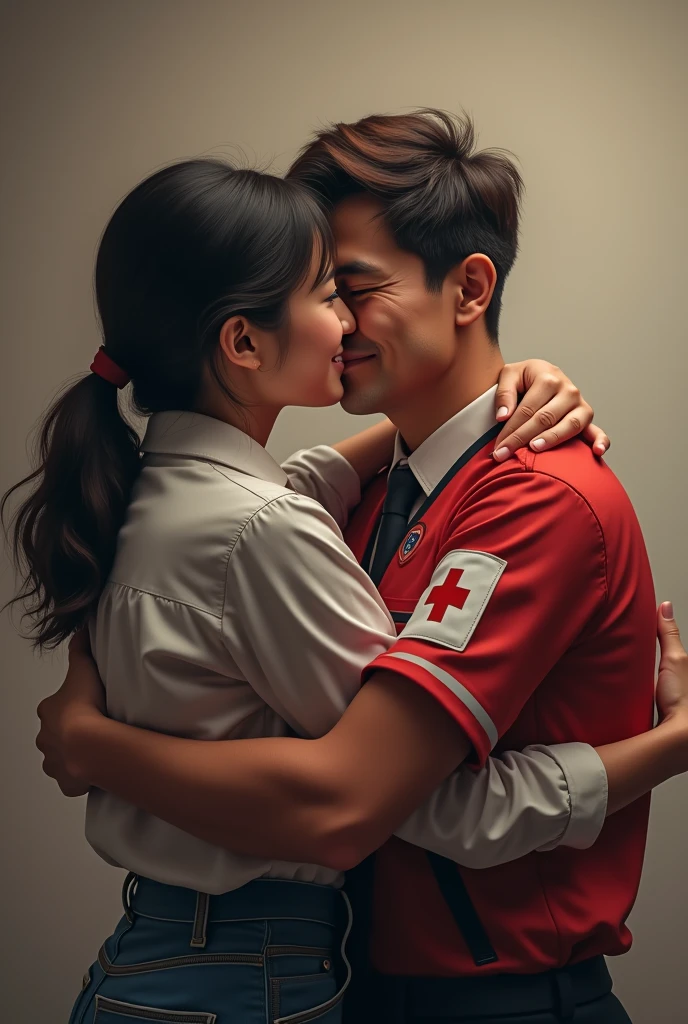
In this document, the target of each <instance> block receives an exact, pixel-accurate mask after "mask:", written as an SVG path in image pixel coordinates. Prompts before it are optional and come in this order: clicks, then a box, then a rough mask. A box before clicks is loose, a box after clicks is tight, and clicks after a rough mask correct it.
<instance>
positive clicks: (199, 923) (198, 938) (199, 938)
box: [189, 892, 210, 949]
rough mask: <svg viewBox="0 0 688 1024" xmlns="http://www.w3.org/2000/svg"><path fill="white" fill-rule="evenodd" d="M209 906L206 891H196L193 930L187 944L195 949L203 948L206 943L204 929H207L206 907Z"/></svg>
mask: <svg viewBox="0 0 688 1024" xmlns="http://www.w3.org/2000/svg"><path fill="white" fill-rule="evenodd" d="M209 907H210V896H209V895H208V893H207V892H197V893H196V914H195V915H194V923H193V931H192V933H191V942H190V943H189V945H191V946H194V947H196V948H197V949H203V948H204V947H205V943H206V931H207V929H208V909H209Z"/></svg>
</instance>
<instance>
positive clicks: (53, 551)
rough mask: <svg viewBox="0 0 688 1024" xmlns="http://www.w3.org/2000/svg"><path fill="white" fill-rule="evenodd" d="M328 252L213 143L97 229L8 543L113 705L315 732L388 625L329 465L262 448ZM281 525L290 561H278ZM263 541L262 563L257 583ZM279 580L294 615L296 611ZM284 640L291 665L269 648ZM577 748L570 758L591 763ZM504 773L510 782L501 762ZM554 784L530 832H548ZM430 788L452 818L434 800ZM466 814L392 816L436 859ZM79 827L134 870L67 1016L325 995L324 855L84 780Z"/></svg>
mask: <svg viewBox="0 0 688 1024" xmlns="http://www.w3.org/2000/svg"><path fill="white" fill-rule="evenodd" d="M331 265H332V264H331V241H330V236H329V232H328V227H327V224H326V222H325V220H324V218H323V215H322V214H321V212H320V211H319V209H318V208H317V206H316V205H315V203H314V202H313V201H312V200H311V199H310V198H309V197H308V196H307V195H306V194H304V193H303V192H301V191H300V190H299V187H298V186H297V185H295V184H294V183H292V182H285V181H282V180H280V179H276V178H273V177H270V176H268V175H262V174H258V173H257V172H251V171H235V170H233V169H231V168H229V167H227V166H225V165H224V164H221V163H218V162H215V161H191V162H187V163H183V164H179V165H176V166H174V167H171V168H167V169H166V170H164V171H161V172H159V173H158V174H155V175H153V176H152V177H151V178H149V179H147V180H146V181H144V182H143V183H142V184H141V185H139V186H138V187H137V188H136V189H135V190H134V191H133V192H132V193H131V194H130V195H129V196H128V197H127V198H126V199H125V200H124V201H123V202H122V204H121V205H120V206H119V208H118V209H117V211H116V212H115V214H114V215H113V217H112V219H111V221H110V223H109V225H108V227H107V229H106V231H105V234H104V236H103V239H102V242H101V245H100V249H99V253H98V259H97V266H96V291H97V298H98V309H99V313H100V318H101V322H102V330H103V336H104V347H103V349H101V351H100V353H99V354H98V356H97V357H96V359H95V360H94V363H93V366H92V370H93V373H92V374H91V375H90V376H87V377H85V378H84V379H82V380H81V381H79V382H78V383H77V384H76V385H74V386H73V387H72V388H70V389H69V390H68V391H67V392H66V393H65V394H64V395H63V396H62V397H61V398H60V399H59V401H58V402H57V403H56V405H55V406H54V407H53V408H52V410H50V412H49V413H48V415H47V419H46V423H45V427H44V431H43V435H42V456H43V462H42V466H41V469H40V470H39V472H38V473H37V474H36V475H35V477H32V478H30V479H37V480H38V486H37V489H36V491H35V492H34V494H33V495H32V496H31V497H30V498H29V499H28V500H27V502H26V503H25V504H24V506H23V507H22V508H21V509H20V512H19V517H18V520H17V527H16V542H17V548H18V550H19V551H21V552H23V554H24V555H25V557H26V560H27V563H28V572H27V585H26V588H25V593H24V596H25V597H26V596H28V597H29V598H34V605H33V614H34V615H35V616H36V620H37V642H38V643H39V644H40V645H41V646H50V645H52V644H55V643H59V642H60V641H62V640H64V639H66V638H67V637H68V636H70V635H71V634H72V633H73V632H74V631H75V630H77V629H78V628H79V627H81V626H82V625H83V624H84V623H87V622H91V624H92V629H91V642H92V646H93V650H94V654H95V657H96V659H97V663H98V666H99V669H100V671H101V673H102V675H103V677H104V679H105V682H106V686H107V692H108V708H109V711H110V714H111V715H112V716H113V717H114V718H117V719H121V720H122V721H124V722H128V723H132V724H136V725H139V726H148V727H151V728H155V729H157V730H159V731H160V732H167V733H172V734H176V735H179V736H188V737H194V738H197V739H199V738H200V739H218V738H229V737H235V736H261V735H264V736H267V735H279V734H285V733H287V732H288V731H289V730H290V729H292V730H294V731H296V732H297V733H300V734H302V735H306V736H317V735H321V734H322V733H324V732H326V731H327V730H328V729H330V728H331V727H332V725H333V724H334V723H335V722H336V721H337V719H338V718H339V717H340V716H341V714H342V712H343V711H344V709H345V707H346V705H347V703H348V702H349V701H350V700H351V698H352V697H353V696H354V694H355V692H356V689H357V687H358V682H359V677H360V670H361V668H362V667H363V666H364V665H365V664H366V663H367V662H368V661H370V660H371V659H372V658H373V657H374V656H375V655H376V654H377V653H379V651H380V650H382V649H385V648H386V646H388V645H389V643H390V642H391V638H392V637H393V636H394V635H395V631H394V627H393V624H392V623H391V620H390V619H389V616H388V613H387V612H386V609H385V608H384V605H383V603H382V601H381V599H380V597H379V595H378V594H377V592H376V591H375V588H374V587H373V586H372V583H371V582H370V580H369V579H368V577H367V576H366V575H365V574H364V573H363V571H362V570H361V569H360V567H359V566H358V564H357V563H356V562H355V560H354V559H353V556H352V555H351V553H350V552H349V551H348V549H347V548H346V547H345V545H344V544H343V542H342V540H341V534H340V533H339V530H338V528H337V525H336V523H335V522H334V521H333V519H332V517H331V516H330V515H329V514H328V512H327V511H325V508H324V506H328V507H329V508H330V511H331V512H332V513H334V515H335V517H336V518H338V520H339V522H340V523H343V521H344V519H345V517H346V513H347V508H346V507H345V506H346V505H347V501H346V500H343V499H342V494H345V492H346V483H345V480H346V479H348V476H347V475H346V474H345V473H344V472H342V474H341V480H340V481H339V485H337V486H332V485H331V483H328V481H331V480H332V475H331V474H332V468H331V467H330V471H329V474H321V473H320V472H319V464H320V462H321V461H322V459H323V458H325V456H324V454H323V452H322V451H318V450H317V449H315V450H314V451H313V452H312V453H310V454H306V455H304V456H302V457H301V458H299V459H296V460H295V461H294V462H293V463H292V464H288V465H287V467H286V473H285V472H284V471H282V470H280V468H279V467H277V466H276V465H275V464H274V462H272V460H271V459H270V458H269V456H268V455H267V453H266V452H265V450H264V448H263V447H262V446H263V445H264V444H265V443H266V441H267V439H268V436H269V434H270V431H271V429H272V427H273V425H274V422H275V420H276V417H277V415H278V413H279V411H280V410H281V409H282V408H283V407H285V406H286V405H322V406H324V405H330V404H333V403H335V402H336V401H338V399H339V398H340V397H341V393H342V389H341V373H342V363H341V360H340V354H341V341H342V333H343V332H344V333H348V332H351V331H352V330H353V328H354V323H353V318H352V316H351V314H350V313H349V311H348V310H347V309H346V308H345V307H344V306H343V304H341V303H340V301H339V299H338V297H337V294H336V292H334V291H333V288H332V273H331ZM129 380H131V382H132V384H133V395H134V401H135V404H136V406H137V408H138V409H139V410H140V411H141V412H143V413H145V414H152V419H151V422H150V424H149V428H148V431H147V434H146V439H145V441H144V442H143V445H142V450H143V452H144V453H145V456H144V459H143V460H141V458H140V450H139V444H138V441H137V438H136V437H135V435H134V434H133V432H132V430H131V429H130V427H129V426H128V425H127V424H126V422H125V420H124V419H123V418H122V417H121V416H120V413H119V410H118V405H117V394H116V388H117V387H122V386H124V385H125V384H126V383H127V382H128V381H129ZM565 411H568V410H565ZM391 433H392V432H391V431H390V429H389V428H388V427H385V426H383V427H381V428H374V430H373V432H372V434H368V435H367V438H366V439H365V440H364V441H363V442H362V441H361V439H360V438H359V439H357V440H354V441H353V442H346V443H344V445H343V446H341V448H342V450H343V451H344V452H345V453H347V454H348V456H349V458H350V459H351V460H352V462H353V463H355V464H357V465H358V466H359V467H360V470H361V476H362V482H364V483H365V481H366V479H368V478H370V477H371V476H372V475H373V473H374V472H375V471H377V470H378V469H379V468H381V467H382V466H383V465H384V464H385V462H386V461H387V459H388V458H389V454H390V450H391ZM327 457H328V458H331V456H327ZM334 472H335V476H336V469H335V471H334ZM297 492H300V493H297ZM315 499H318V500H319V501H320V502H322V504H318V501H316V500H315ZM287 538H288V539H289V544H290V545H291V546H290V547H289V549H288V550H289V551H295V550H298V551H299V552H300V557H301V558H302V562H300V564H299V565H298V566H294V564H293V559H292V562H291V564H284V551H285V550H286V539H287ZM295 543H296V544H297V548H294V547H293V545H294V544H295ZM298 545H300V547H298ZM266 564H269V565H271V566H272V567H273V568H274V586H273V587H272V588H271V589H270V590H269V591H268V590H264V591H263V592H260V591H259V592H257V591H256V589H255V577H256V575H257V571H258V569H259V568H260V567H261V566H262V567H264V566H265V565H266ZM304 570H305V571H304ZM294 604H296V605H297V606H298V607H299V608H301V609H307V611H308V622H307V623H305V624H304V623H303V622H301V623H297V622H296V621H295V620H294V618H293V606H294ZM266 607H267V611H268V615H267V619H268V622H269V625H270V629H271V632H270V634H269V635H266V620H265V611H266ZM290 616H291V617H290ZM258 627H259V628H258ZM297 627H299V628H297ZM323 634H327V637H328V642H327V643H324V642H323ZM277 641H279V643H277ZM297 646H298V648H300V653H301V654H303V649H304V648H305V649H306V651H307V658H308V661H307V667H308V671H306V672H298V673H297V672H296V670H295V668H294V664H295V663H296V662H295V661H294V660H293V659H292V657H290V652H293V658H294V659H295V658H296V653H297V651H296V648H297ZM299 664H300V665H301V666H302V667H303V664H304V663H303V658H301V660H300V662H299ZM322 680H326V683H323V682H322ZM573 746H574V747H575V746H576V745H573ZM587 749H588V750H589V748H587ZM579 753H580V752H579ZM585 756H588V755H585ZM589 757H590V758H591V760H588V761H587V762H586V767H585V773H587V774H586V778H588V779H589V778H590V776H592V777H594V778H599V777H600V773H599V762H598V761H597V759H596V758H595V756H594V754H593V752H592V751H590V752H589ZM526 762H528V764H527V766H526ZM548 762H549V763H548ZM513 764H514V766H515V767H514V769H513V771H512V774H514V773H515V775H516V776H518V774H519V771H522V773H523V774H524V775H526V774H527V775H528V777H529V778H531V779H533V780H534V781H533V785H534V786H535V787H536V788H537V786H538V785H540V786H541V789H542V792H543V793H545V792H548V791H551V789H552V777H553V776H552V772H553V771H554V772H555V773H556V777H557V778H558V780H559V781H558V783H557V784H556V785H555V786H554V789H555V790H557V793H558V798H559V802H560V804H561V803H562V801H563V803H564V804H565V805H566V806H567V807H568V794H565V793H564V791H565V789H566V782H567V776H566V774H565V773H564V772H563V770H562V769H561V768H560V767H559V765H558V763H557V762H554V761H553V759H552V758H548V755H547V753H543V752H542V751H540V752H533V753H532V754H531V755H528V754H527V753H526V754H525V755H516V756H515V759H514V762H513ZM521 765H523V766H524V767H523V768H521ZM553 765H554V767H553ZM495 770H497V771H502V769H501V768H499V767H498V768H496V769H495ZM581 771H583V769H582V768H581ZM462 778H463V779H464V780H465V781H463V782H462V783H461V785H462V787H463V789H462V793H464V794H465V792H466V791H467V789H471V790H473V791H475V792H476V793H477V794H478V795H479V796H480V794H481V793H483V794H487V792H488V791H487V789H486V788H485V784H484V780H483V781H481V778H480V776H478V777H476V778H475V779H474V780H473V779H469V778H468V777H467V776H462ZM504 780H505V785H506V787H507V791H508V790H509V787H513V786H515V785H516V784H517V783H516V782H515V781H514V780H513V779H512V778H511V777H510V776H509V773H505V774H504ZM522 785H523V784H522V783H521V789H522ZM481 787H482V788H481ZM508 795H509V794H508V792H507V797H508ZM486 798H487V796H486ZM507 802H509V801H508V799H507ZM546 802H547V801H546V799H545V803H546ZM512 803H513V800H512ZM555 803H556V801H555ZM452 806H453V808H454V809H453V810H452ZM551 807H552V800H550V804H549V806H548V811H547V813H545V814H544V815H543V819H544V825H545V826H546V828H545V827H544V826H543V829H544V838H543V836H542V835H539V836H538V837H536V836H535V829H531V830H530V831H529V836H528V842H529V843H530V844H531V845H530V846H528V848H529V849H532V848H534V847H536V846H538V845H542V844H543V843H545V842H551V841H557V839H558V838H560V833H561V831H562V826H561V817H560V816H559V817H558V816H557V815H558V813H559V812H558V811H555V812H552V810H551ZM449 810H450V812H451V815H452V818H454V817H458V809H457V805H456V803H455V804H453V805H451V806H450V807H449ZM445 817H446V815H445ZM475 817H476V821H477V824H475V823H474V825H473V826H472V831H470V832H469V833H466V832H464V833H461V832H460V830H459V831H458V832H457V831H456V830H454V831H453V832H452V835H451V842H450V843H449V845H446V842H445V845H442V841H441V837H442V836H443V835H444V836H445V837H446V834H447V832H448V829H447V821H446V820H445V818H443V816H442V814H440V813H439V812H436V810H434V809H433V808H431V807H430V805H428V809H427V813H426V814H425V816H424V815H423V813H422V812H421V813H420V815H419V817H418V818H417V820H416V823H415V825H414V826H412V828H415V829H416V832H415V833H414V832H413V831H412V833H411V835H412V837H415V838H416V839H417V841H418V842H419V844H420V843H421V842H422V841H424V840H425V839H426V837H427V836H428V834H430V833H432V834H434V836H435V839H436V841H437V843H438V844H439V846H440V849H441V852H443V853H445V854H450V855H454V856H455V859H458V858H459V857H460V855H461V849H462V847H465V846H466V845H468V844H473V845H475V843H476V842H482V843H484V844H485V845H488V844H489V843H496V842H497V840H496V839H495V838H494V837H488V836H484V835H481V833H480V826H479V822H480V817H481V815H480V814H477V815H476V816H475ZM598 817H599V814H598ZM512 825H513V822H510V821H508V820H507V821H506V823H505V827H504V835H506V833H507V832H508V831H509V828H510V827H511V826H512ZM586 827H587V828H588V832H589V831H590V824H589V822H588V823H587V826H586ZM547 830H549V831H547ZM87 833H88V838H89V841H90V842H91V844H92V845H93V846H94V848H95V849H96V850H97V851H98V852H99V853H100V855H101V856H103V857H104V858H105V859H106V860H108V861H110V862H111V863H114V864H116V865H118V866H121V867H124V868H127V869H128V870H129V871H130V872H134V873H135V874H136V876H138V882H137V884H136V886H135V887H134V886H132V885H131V884H128V885H127V887H126V891H125V916H124V918H123V919H122V921H121V922H120V924H119V926H118V928H117V929H116V931H115V933H114V935H113V936H112V937H111V938H110V939H109V940H108V941H107V942H106V944H105V946H104V947H103V949H102V950H101V954H100V956H99V961H98V963H97V964H95V965H94V966H93V968H92V969H91V971H90V972H89V973H88V975H87V976H86V979H85V984H84V990H83V992H82V995H81V996H80V997H79V999H78V1000H77V1003H76V1005H75V1007H74V1011H73V1014H72V1018H71V1020H72V1024H90V1022H91V1021H94V1020H95V1021H97V1022H98V1024H106V1022H116V1021H121V1020H124V1019H128V1020H156V1021H162V1022H171V1021H178V1022H180V1021H187V1022H194V1024H195V1022H209V1021H217V1022H218V1024H225V1022H228V1021H230V1020H239V1021H241V1022H242V1024H243V1022H246V1024H250V1022H252V1021H259V1020H260V1021H265V1020H266V1019H267V1020H270V1021H283V1022H284V1021H292V1022H296V1021H306V1020H316V1019H317V1020H321V1021H323V1022H324V1021H328V1022H334V1021H336V1020H339V1019H340V1017H339V1014H340V1012H341V1006H340V1002H341V996H342V994H343V991H344V989H345V987H346V984H347V971H346V961H345V959H344V958H342V960H341V962H340V958H339V957H338V956H337V953H336V951H337V949H338V946H339V945H340V943H342V942H343V940H344V939H345V937H346V933H347V931H348V926H349V925H348V923H347V922H348V909H347V905H346V901H345V900H344V899H342V898H341V896H340V895H339V891H338V886H339V883H340V881H341V876H340V874H339V872H338V871H337V870H334V869H327V868H319V867H317V866H313V865H303V864H287V863H278V862H275V861H264V862H260V861H257V860H255V859H248V858H245V857H240V856H235V855H233V854H231V853H229V852H228V851H225V850H221V849H219V848H218V847H217V846H213V845H212V844H210V843H207V842H204V841H203V840H202V839H194V838H192V837H191V836H189V835H186V834H185V833H182V832H181V831H179V830H177V829H174V828H172V827H170V826H167V825H165V823H164V822H162V821H160V820H158V819H156V818H153V817H152V816H149V815H146V814H145V813H143V812H140V811H137V810H135V809H134V807H133V806H131V804H129V803H126V802H124V801H121V800H118V799H117V798H116V797H113V796H110V795H108V794H105V793H102V792H101V793H98V792H94V793H92V794H91V797H90V800H89V808H88V822H87ZM405 834H406V835H407V837H408V834H407V833H405ZM476 836H477V839H476ZM521 838H522V841H523V842H525V837H521ZM593 838H594V837H593ZM430 841H431V842H433V840H430ZM578 841H583V840H582V839H581V836H580V835H579V836H578ZM585 841H591V840H590V837H589V835H588V836H587V837H586V839H585ZM519 852H523V850H522V849H521V848H520V849H519ZM500 855H504V854H503V851H502V854H494V856H497V857H498V856H500ZM514 855H515V854H514V853H513V851H512V852H511V856H514ZM207 893H213V894H214V895H213V897H211V901H210V903H211V906H210V910H209V899H208V896H207V895H206V894H207ZM209 914H210V916H209ZM189 915H190V916H189ZM209 922H210V926H211V927H209Z"/></svg>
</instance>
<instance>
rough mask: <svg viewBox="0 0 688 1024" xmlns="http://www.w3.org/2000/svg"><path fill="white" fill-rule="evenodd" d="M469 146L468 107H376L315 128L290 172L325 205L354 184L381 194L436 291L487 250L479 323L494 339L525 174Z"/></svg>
mask: <svg viewBox="0 0 688 1024" xmlns="http://www.w3.org/2000/svg"><path fill="white" fill-rule="evenodd" d="M474 149H475V129H474V126H473V122H472V121H471V119H470V118H469V117H468V116H466V115H461V116H458V115H452V114H448V113H445V112H444V111H441V110H432V109H427V110H419V111H416V112H415V113H412V114H390V115H373V116H371V117H364V118H363V119H362V120H360V121H357V122H356V123H355V124H335V125H333V126H331V127H330V128H328V129H325V130H323V131H320V132H318V133H317V135H316V136H315V139H314V140H313V142H311V143H310V144H309V145H307V146H305V147H304V149H303V150H302V151H301V153H300V155H299V156H298V157H297V159H296V161H295V162H294V164H293V165H292V167H291V168H290V170H289V172H288V177H290V178H295V179H296V180H298V181H300V182H301V183H302V184H304V185H305V186H306V187H307V188H309V189H310V190H311V191H312V192H313V193H314V194H315V195H316V196H317V197H318V198H319V200H320V202H321V203H322V204H323V205H324V206H325V208H326V209H327V210H331V209H332V208H333V207H334V206H335V205H336V204H337V203H338V202H339V201H340V200H342V199H344V198H346V197H347V196H350V195H355V194H357V193H360V192H367V193H370V194H371V195H373V196H375V197H376V198H377V199H379V200H380V201H381V203H382V204H383V206H384V210H385V212H384V217H385V221H386V223H387V225H388V227H389V228H390V230H391V231H392V233H393V235H394V238H395V240H396V243H397V245H398V246H399V247H400V248H401V249H404V250H406V251H407V252H411V253H414V254H415V255H417V256H419V257H420V259H421V260H422V261H423V264H424V266H425V277H426V283H427V287H428V289H429V290H430V291H439V290H440V289H441V287H442V284H443V282H444V280H445V278H446V276H447V274H448V273H449V271H450V270H451V268H452V267H454V266H456V265H457V264H459V263H461V262H462V261H463V260H465V259H466V257H467V256H470V255H471V254H472V253H475V252H481V253H484V254H485V255H486V256H489V257H490V259H491V260H492V262H493V263H494V265H495V268H496V270H497V284H496V286H495V290H494V294H493V296H492V300H491V302H490V305H489V307H488V309H487V312H486V314H485V323H486V328H487V331H488V333H489V335H490V337H491V338H492V339H493V341H496V340H497V334H498V324H499V313H500V309H501V303H502V292H503V289H504V282H505V280H506V277H507V274H508V273H509V271H510V270H511V267H512V266H513V263H514V260H515V258H516V253H517V251H518V219H519V208H520V200H521V195H522V192H523V182H522V180H521V176H520V174H519V172H518V170H517V169H516V167H515V165H514V164H513V162H512V161H511V159H510V158H509V155H508V154H506V153H505V152H503V151H501V150H483V151H481V152H474Z"/></svg>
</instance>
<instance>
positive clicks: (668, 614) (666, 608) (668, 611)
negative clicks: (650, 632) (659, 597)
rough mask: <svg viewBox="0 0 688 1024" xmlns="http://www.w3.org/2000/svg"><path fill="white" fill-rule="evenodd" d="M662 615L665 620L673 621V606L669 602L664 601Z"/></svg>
mask: <svg viewBox="0 0 688 1024" xmlns="http://www.w3.org/2000/svg"><path fill="white" fill-rule="evenodd" d="M662 615H663V616H664V618H665V619H673V617H674V606H673V604H672V603H671V601H664V602H663V604H662Z"/></svg>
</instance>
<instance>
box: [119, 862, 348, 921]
mask: <svg viewBox="0 0 688 1024" xmlns="http://www.w3.org/2000/svg"><path fill="white" fill-rule="evenodd" d="M199 896H203V897H205V899H204V900H203V902H204V904H205V909H204V917H205V922H206V923H210V924H215V923H218V922H221V921H250V920H260V919H263V918H272V919H276V918H294V919H298V920H302V921H316V922H319V923H321V924H337V923H338V922H340V921H341V920H342V910H343V900H342V894H341V892H340V890H339V889H335V888H333V887H331V886H327V885H315V884H313V883H310V882H293V881H286V880H282V879H280V878H259V879H256V880H255V881H253V882H248V883H247V884H246V885H243V886H241V888H239V889H234V890H232V891H231V892H223V893H220V894H218V895H212V894H211V895H209V896H208V895H207V894H204V893H200V894H199V893H198V892H196V891H195V890H193V889H185V888H183V887H182V886H178V885H165V884H163V883H162V882H155V881H153V880H152V879H150V878H142V877H141V876H139V875H131V874H130V875H128V876H127V878H126V880H125V883H124V889H123V903H124V910H125V913H127V916H129V914H131V913H133V914H134V915H137V914H138V915H141V916H143V917H151V918H155V919H156V920H158V921H183V922H188V923H190V924H193V923H194V921H195V920H197V917H198V910H199Z"/></svg>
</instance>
